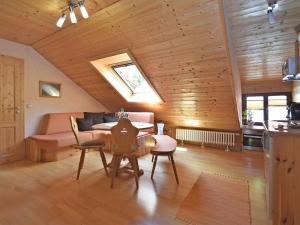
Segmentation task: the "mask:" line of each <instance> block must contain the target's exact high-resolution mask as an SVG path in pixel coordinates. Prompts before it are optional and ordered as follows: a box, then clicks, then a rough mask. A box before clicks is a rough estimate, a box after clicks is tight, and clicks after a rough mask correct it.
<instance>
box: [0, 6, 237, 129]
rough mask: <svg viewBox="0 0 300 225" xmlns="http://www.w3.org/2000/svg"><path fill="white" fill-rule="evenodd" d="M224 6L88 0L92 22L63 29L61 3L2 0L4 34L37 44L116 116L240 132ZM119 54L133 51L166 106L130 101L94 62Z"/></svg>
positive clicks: (0, 18) (0, 27)
mask: <svg viewBox="0 0 300 225" xmlns="http://www.w3.org/2000/svg"><path fill="white" fill-rule="evenodd" d="M88 2H90V3H88ZM114 2H115V3H114ZM220 2H221V1H220V0H202V1H199V0H185V1H179V0H153V1H149V0H120V1H103V0H102V1H101V0H86V4H92V5H94V6H92V7H88V8H89V9H88V10H89V12H90V14H91V17H90V18H89V19H88V20H80V21H79V22H78V23H77V24H76V25H67V26H65V27H64V28H63V29H58V28H56V26H55V23H56V21H57V18H58V17H59V14H60V13H59V11H60V10H61V8H62V7H63V4H62V3H61V1H58V0H4V3H1V6H0V7H1V9H2V10H1V11H2V13H1V14H0V37H1V38H5V39H8V40H13V41H17V42H21V43H25V44H29V45H31V46H33V48H35V49H36V50H37V51H38V52H39V53H40V54H42V55H43V56H44V57H45V58H47V59H48V60H49V61H50V62H51V63H53V64H54V65H55V66H56V67H57V68H59V69H60V70H61V71H63V72H64V73H65V74H66V75H67V76H69V77H70V78H71V79H72V80H73V81H74V82H76V83H77V84H78V85H79V86H80V87H82V88H83V89H84V90H86V91H87V92H88V93H89V94H90V95H91V96H93V97H95V98H96V99H97V100H98V101H99V102H101V103H102V104H104V105H105V106H106V107H107V108H108V109H110V110H111V111H115V110H118V109H119V108H120V107H125V109H126V110H128V111H129V110H137V111H154V112H155V113H156V117H157V118H158V119H161V120H164V121H165V122H166V123H169V124H171V125H175V126H197V127H205V128H215V129H229V130H237V129H239V122H238V121H239V120H238V116H237V110H236V105H235V93H234V87H233V86H232V84H233V78H232V75H231V68H230V66H229V60H228V52H227V43H226V37H225V34H224V32H223V31H224V24H223V23H224V21H223V18H222V6H221V5H220ZM112 3H114V4H112ZM101 9H102V10H101ZM121 49H129V50H130V51H131V52H132V54H133V56H134V57H135V59H136V61H137V62H138V63H139V65H140V66H141V68H142V69H143V71H144V72H145V74H146V75H147V76H148V78H149V80H150V81H151V83H152V84H153V86H154V87H155V88H156V90H157V91H158V93H159V94H160V96H161V97H162V98H163V99H164V103H162V104H152V105H151V104H132V103H127V102H126V101H125V100H124V99H123V98H122V97H121V96H120V95H119V94H118V93H117V92H116V91H115V90H114V89H113V88H112V86H111V85H110V84H108V83H107V81H106V80H104V78H102V76H101V75H100V74H99V73H98V72H97V71H96V70H95V69H94V68H93V66H92V65H91V64H90V63H89V60H90V59H95V58H96V57H97V56H101V55H104V54H107V53H111V52H114V51H118V50H121ZM83 110H84V109H83Z"/></svg>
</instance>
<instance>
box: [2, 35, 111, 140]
mask: <svg viewBox="0 0 300 225" xmlns="http://www.w3.org/2000/svg"><path fill="white" fill-rule="evenodd" d="M0 54H1V55H7V56H13V57H16V58H22V59H24V64H25V65H24V101H25V102H24V103H25V104H24V110H25V137H27V136H30V135H32V134H36V133H37V132H38V129H39V125H40V120H41V118H42V116H43V115H44V114H46V113H51V112H83V111H93V112H97V111H98V112H99V111H107V109H106V108H105V107H104V106H103V105H101V104H100V103H99V102H98V101H96V100H95V99H94V98H93V97H91V96H90V95H88V94H87V93H86V92H85V91H84V90H82V89H81V88H80V87H79V86H77V85H76V84H75V83H74V82H73V81H72V80H70V79H69V78H68V77H67V76H66V75H64V74H63V73H62V72H61V71H60V70H58V69H57V68H56V67H54V66H53V65H52V64H51V63H49V62H48V61H47V60H46V59H45V58H43V57H42V56H41V55H40V54H39V53H38V52H36V51H35V50H34V49H33V48H32V47H30V46H27V45H23V44H18V43H15V42H11V41H7V40H4V39H1V38H0ZM40 80H42V81H52V82H57V83H61V84H62V86H61V88H62V93H61V96H62V97H61V98H41V97H39V81H40Z"/></svg>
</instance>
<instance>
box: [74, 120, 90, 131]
mask: <svg viewBox="0 0 300 225" xmlns="http://www.w3.org/2000/svg"><path fill="white" fill-rule="evenodd" d="M76 123H77V126H78V130H79V131H87V130H91V129H92V126H93V118H91V117H90V118H76Z"/></svg>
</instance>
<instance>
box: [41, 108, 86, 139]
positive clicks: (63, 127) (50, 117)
mask: <svg viewBox="0 0 300 225" xmlns="http://www.w3.org/2000/svg"><path fill="white" fill-rule="evenodd" d="M70 116H73V117H75V118H78V117H79V118H83V113H82V112H73V113H49V114H46V115H45V116H44V118H43V120H42V124H41V129H40V132H39V134H55V133H63V132H71V131H72V129H71V124H70Z"/></svg>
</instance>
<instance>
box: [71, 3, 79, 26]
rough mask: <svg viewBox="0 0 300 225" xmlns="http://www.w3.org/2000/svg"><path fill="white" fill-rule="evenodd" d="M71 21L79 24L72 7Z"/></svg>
mask: <svg viewBox="0 0 300 225" xmlns="http://www.w3.org/2000/svg"><path fill="white" fill-rule="evenodd" d="M70 19H71V23H77V18H76V15H75V12H74V8H73V7H72V6H71V7H70Z"/></svg>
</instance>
